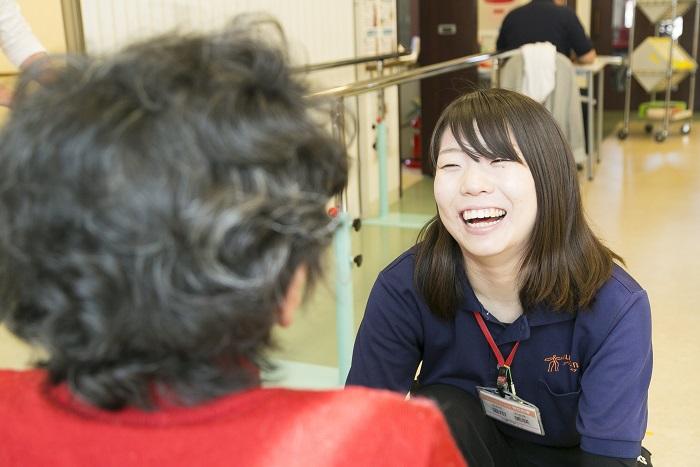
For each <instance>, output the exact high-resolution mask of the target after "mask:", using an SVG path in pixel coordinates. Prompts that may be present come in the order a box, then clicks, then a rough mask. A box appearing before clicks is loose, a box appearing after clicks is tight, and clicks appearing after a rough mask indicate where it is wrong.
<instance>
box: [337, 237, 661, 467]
mask: <svg viewBox="0 0 700 467" xmlns="http://www.w3.org/2000/svg"><path fill="white" fill-rule="evenodd" d="M414 264H415V256H414V254H413V252H412V251H411V250H409V251H408V252H406V253H404V254H403V255H401V256H400V257H399V258H397V259H396V260H395V261H394V262H393V263H391V264H390V265H389V266H388V267H387V268H386V269H385V270H384V271H382V272H381V273H380V274H379V277H378V279H377V281H376V283H375V284H374V287H373V289H372V292H371V294H370V297H369V301H368V303H367V309H366V311H365V316H364V318H363V320H362V323H361V325H360V329H359V331H358V335H357V339H356V341H355V348H354V352H353V358H352V367H351V369H350V374H349V376H348V379H347V384H348V385H361V386H369V387H373V388H383V389H390V390H394V391H399V392H402V393H406V392H407V391H408V390H409V388H410V386H411V384H412V382H413V378H414V375H415V372H416V369H417V367H418V363H419V362H421V361H422V362H423V364H422V367H421V373H420V375H419V377H418V380H419V383H420V384H421V385H431V384H450V385H453V386H456V387H460V388H462V389H464V390H466V391H468V392H469V393H471V394H473V395H474V396H475V397H476V390H475V387H476V386H491V387H494V386H495V383H496V374H497V369H496V366H497V363H496V358H495V356H494V355H493V352H492V351H491V349H490V347H489V345H488V343H487V341H486V339H485V338H484V335H483V334H482V332H481V330H480V329H479V327H478V325H477V323H476V320H475V319H474V316H473V312H475V311H476V312H478V313H480V314H481V315H482V316H483V317H484V320H485V321H486V324H487V327H488V328H489V330H490V332H491V334H492V335H493V337H494V340H495V341H496V344H497V345H498V346H499V348H500V350H501V353H502V354H503V355H508V354H509V352H510V350H511V349H512V347H513V345H514V344H515V342H517V341H520V348H519V349H518V351H517V353H516V355H515V359H514V360H513V364H512V368H511V370H512V375H513V381H514V383H515V386H516V390H517V394H518V396H520V397H521V398H523V399H525V400H527V401H529V402H532V403H533V404H535V405H537V407H539V409H540V413H541V417H542V422H543V425H544V430H545V435H544V436H540V435H536V434H533V433H529V432H526V431H523V430H519V429H517V428H514V427H511V426H508V425H505V424H502V423H500V422H498V425H499V428H500V429H501V430H502V431H503V432H504V433H505V434H507V435H508V436H512V437H515V438H518V439H522V440H526V441H530V442H534V443H538V444H542V445H548V446H567V447H572V446H576V445H579V444H580V447H581V449H583V450H584V451H587V452H589V453H592V454H597V455H601V456H609V457H619V458H635V457H637V456H638V455H639V452H640V446H641V440H642V438H643V437H644V433H645V430H646V424H647V390H648V388H649V382H650V379H651V369H652V348H651V311H650V306H649V300H648V298H647V294H646V292H645V291H644V290H643V289H642V288H641V287H640V286H639V284H637V283H636V282H635V281H634V279H632V278H631V277H630V276H629V275H628V274H627V273H626V272H625V271H624V270H623V269H622V268H620V267H618V266H615V268H614V271H613V274H612V277H611V278H610V279H609V280H608V281H607V282H606V283H605V284H604V285H603V286H602V287H601V289H600V290H599V292H598V293H597V295H596V298H595V300H594V302H593V304H592V305H591V307H590V308H589V309H584V310H582V311H580V312H579V313H577V314H574V313H562V312H554V311H553V310H551V309H548V308H547V307H546V306H539V307H536V308H535V309H534V310H531V311H529V312H527V313H526V314H524V315H522V316H521V317H519V318H518V319H517V320H516V321H514V322H513V323H510V324H504V323H501V322H499V321H498V320H497V319H496V318H494V317H493V316H492V315H491V314H489V312H488V311H487V310H485V309H484V308H483V306H481V304H480V303H479V301H478V300H477V298H476V296H475V295H474V292H473V290H472V288H471V287H470V285H469V283H468V282H467V279H466V277H463V278H462V279H461V280H462V281H463V283H464V284H463V286H464V290H465V295H466V298H465V300H464V303H463V304H462V305H461V306H460V307H459V309H458V311H457V313H456V316H455V318H454V319H453V320H451V321H445V320H441V319H440V318H438V317H436V316H435V315H434V314H433V313H431V312H430V310H429V309H428V306H427V305H426V303H425V302H424V301H423V299H422V298H421V297H420V296H419V294H418V293H417V291H416V289H415V288H414V285H413V270H414Z"/></svg>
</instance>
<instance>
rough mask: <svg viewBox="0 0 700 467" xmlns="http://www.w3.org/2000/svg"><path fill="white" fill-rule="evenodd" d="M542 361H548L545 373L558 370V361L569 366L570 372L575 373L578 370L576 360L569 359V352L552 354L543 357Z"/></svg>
mask: <svg viewBox="0 0 700 467" xmlns="http://www.w3.org/2000/svg"><path fill="white" fill-rule="evenodd" d="M544 361H545V362H546V363H549V366H548V367H547V373H554V372H557V371H559V364H560V363H561V364H562V365H567V366H568V367H569V371H571V372H572V373H576V372H577V371H578V366H579V365H578V362H574V361H573V360H571V355H569V354H564V355H556V354H552V355H550V356H549V357H545V359H544Z"/></svg>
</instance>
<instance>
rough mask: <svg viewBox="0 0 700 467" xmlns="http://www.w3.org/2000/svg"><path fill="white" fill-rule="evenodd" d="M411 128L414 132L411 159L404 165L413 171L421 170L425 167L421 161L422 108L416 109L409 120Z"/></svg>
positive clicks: (405, 161)
mask: <svg viewBox="0 0 700 467" xmlns="http://www.w3.org/2000/svg"><path fill="white" fill-rule="evenodd" d="M409 126H410V127H411V129H412V130H413V136H412V138H411V158H410V159H406V160H404V165H406V167H410V168H412V169H420V168H421V167H422V165H423V163H422V160H421V126H422V119H421V115H420V107H417V108H416V109H415V113H414V114H413V117H411V119H410V120H409Z"/></svg>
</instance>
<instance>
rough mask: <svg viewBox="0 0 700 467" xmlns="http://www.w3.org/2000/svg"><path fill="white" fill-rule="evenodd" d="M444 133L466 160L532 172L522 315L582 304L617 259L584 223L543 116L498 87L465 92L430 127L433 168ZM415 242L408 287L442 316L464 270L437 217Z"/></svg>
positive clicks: (570, 164) (551, 123)
mask: <svg viewBox="0 0 700 467" xmlns="http://www.w3.org/2000/svg"><path fill="white" fill-rule="evenodd" d="M446 131H450V132H451V133H452V134H453V135H454V136H455V139H456V140H457V142H458V144H459V146H460V148H461V149H462V151H463V152H464V153H465V154H467V155H468V156H469V157H472V158H474V159H479V158H482V157H483V158H486V159H489V160H495V159H506V160H510V161H514V162H516V163H524V164H526V165H527V167H528V168H529V170H530V173H531V174H532V178H533V181H534V185H535V192H536V196H537V214H536V218H535V224H534V227H533V230H532V233H531V236H530V241H529V244H528V245H527V248H526V251H524V252H522V253H523V258H522V264H521V268H520V273H521V289H520V300H521V303H522V304H523V306H524V308H525V310H526V311H528V310H530V309H532V308H533V307H534V306H536V305H538V304H541V303H546V304H548V305H549V306H551V307H553V308H554V309H556V310H560V311H570V312H573V311H576V310H579V309H581V308H585V307H586V306H588V305H589V304H590V303H591V301H592V300H593V298H594V296H595V293H596V292H597V290H598V288H599V287H600V286H601V285H602V284H603V282H605V281H606V280H607V279H608V278H609V277H610V274H611V273H612V267H613V259H618V260H620V258H619V256H617V255H616V254H615V253H613V252H612V251H610V250H609V249H608V248H607V247H605V246H604V245H603V244H601V242H600V241H599V240H598V239H597V238H596V236H595V235H594V234H593V232H592V231H591V229H590V227H589V225H588V223H587V222H586V218H585V215H584V211H583V203H582V200H581V193H580V188H579V183H578V178H577V171H576V164H575V162H574V158H573V155H572V153H571V148H570V147H569V144H568V142H567V141H566V137H565V136H564V134H563V133H562V131H561V130H560V128H559V126H558V125H557V123H556V121H555V120H554V117H553V116H552V115H551V113H550V112H549V111H547V109H546V108H545V107H544V106H542V105H541V104H539V103H538V102H536V101H534V100H532V99H530V98H529V97H527V96H525V95H523V94H520V93H517V92H514V91H509V90H506V89H487V90H477V91H474V92H470V93H468V94H465V95H464V96H462V97H459V98H458V99H455V100H454V101H453V102H452V103H450V104H449V105H448V106H447V107H446V108H445V110H444V111H443V112H442V114H441V116H440V118H439V119H438V121H437V123H436V125H435V129H434V132H433V137H432V140H431V145H430V155H431V158H432V161H433V165H435V163H436V161H437V157H438V154H439V150H440V144H441V141H442V138H443V136H444V134H445V132H446ZM519 154H522V159H521V156H520V155H519ZM523 159H524V160H523ZM419 242H420V244H419V247H418V256H417V266H416V277H415V279H416V284H417V286H418V288H419V289H420V290H421V291H422V292H423V295H424V296H425V298H426V300H427V301H428V304H429V305H430V306H431V309H432V310H433V311H434V312H435V313H436V314H438V315H440V316H442V317H446V318H449V317H451V316H453V315H454V312H455V310H456V308H457V306H458V304H459V301H460V300H461V297H462V296H461V293H462V292H461V289H460V282H459V281H458V280H456V279H457V277H458V276H459V275H460V274H461V273H462V271H463V270H464V263H463V258H462V253H461V251H460V249H459V246H458V245H457V243H456V241H455V240H454V239H453V238H452V236H451V235H450V233H449V232H448V231H447V229H446V228H445V226H444V225H443V224H442V221H441V220H440V218H439V217H437V216H436V217H435V218H434V219H433V220H432V221H431V222H430V223H429V224H428V225H426V227H425V228H424V230H423V231H422V232H421V234H420V236H419ZM435 278H440V280H439V281H438V282H439V285H436V284H435V282H436V280H435Z"/></svg>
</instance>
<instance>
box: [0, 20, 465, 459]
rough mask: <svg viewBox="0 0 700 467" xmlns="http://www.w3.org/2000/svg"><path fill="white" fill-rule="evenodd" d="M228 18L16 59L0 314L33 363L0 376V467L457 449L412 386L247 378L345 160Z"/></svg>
mask: <svg viewBox="0 0 700 467" xmlns="http://www.w3.org/2000/svg"><path fill="white" fill-rule="evenodd" d="M244 23H250V22H246V21H243V22H240V21H239V24H237V25H234V26H232V27H230V28H227V29H226V30H225V31H223V32H221V33H217V34H210V35H187V36H183V35H175V34H170V35H166V36H163V37H160V38H157V39H153V40H149V41H146V42H143V43H139V44H136V45H133V46H130V47H128V48H126V49H125V50H123V51H122V52H119V53H117V54H115V55H113V56H110V57H106V58H99V59H98V58H91V57H69V58H66V59H65V60H62V61H61V63H58V61H57V60H55V59H54V61H53V63H52V65H51V66H52V69H51V73H50V75H49V77H50V79H48V80H42V82H41V84H38V83H37V82H35V81H34V80H33V78H34V76H33V74H32V70H31V69H30V70H29V71H27V72H25V73H24V74H23V76H22V79H21V82H20V84H19V86H18V92H17V96H16V100H15V107H14V111H13V112H12V115H11V117H10V120H9V121H8V123H7V124H6V126H5V127H4V128H3V130H2V132H1V134H0V319H1V320H2V321H3V322H4V323H5V324H6V325H7V326H8V327H9V329H10V330H11V331H13V332H14V333H15V334H16V335H18V336H20V337H21V338H22V339H24V340H26V341H27V342H29V343H31V344H33V345H34V346H36V347H38V348H39V349H41V351H42V354H43V355H44V358H43V360H42V361H41V362H40V364H39V365H38V368H37V369H33V370H28V371H19V372H17V371H0V419H2V421H3V422H2V424H0V439H2V449H0V464H1V465H22V466H25V467H26V466H39V465H41V466H46V465H51V466H68V465H71V466H76V465H85V466H88V465H100V466H108V465H113V466H120V467H123V466H129V465H156V464H161V465H167V466H179V465H183V466H184V465H187V466H191V465H206V466H209V467H211V466H219V465H240V466H248V465H250V466H305V467H306V466H345V465H347V466H349V465H374V464H383V465H389V464H391V465H409V464H410V465H424V466H428V465H430V466H448V465H454V466H461V465H464V461H463V460H462V458H461V456H460V454H459V451H458V450H457V448H456V446H455V444H454V442H453V440H452V439H451V438H450V435H449V431H448V429H447V426H446V425H445V422H444V420H443V419H442V417H441V415H440V413H439V411H438V410H437V409H436V408H435V407H434V406H432V405H431V404H430V403H428V402H415V401H411V402H407V401H404V400H403V397H401V396H397V395H393V394H390V393H382V392H378V391H371V390H363V389H355V390H350V391H343V390H338V391H325V392H312V391H295V390H289V389H279V388H278V389H269V388H262V387H261V371H260V370H264V369H266V368H269V367H270V366H271V365H270V362H269V360H268V359H266V357H265V353H266V350H267V349H269V348H270V347H271V346H272V345H273V340H272V336H271V332H272V329H273V327H274V326H275V325H278V324H279V325H282V326H285V325H288V324H289V323H290V322H291V321H292V319H293V315H294V310H295V309H296V307H297V305H298V304H299V302H300V301H301V299H302V298H303V293H304V288H306V292H307V293H308V290H309V289H310V287H311V285H312V284H313V283H314V281H315V280H316V279H317V278H318V277H319V274H320V273H321V256H322V253H323V252H324V250H325V248H326V247H327V245H328V244H329V243H330V241H331V238H332V236H333V233H334V230H335V228H336V221H335V220H334V219H332V218H331V217H330V216H329V215H328V214H327V211H326V208H327V203H328V201H329V199H330V198H331V197H332V196H334V195H336V194H338V193H339V192H340V191H341V190H343V188H344V186H345V185H346V182H347V177H348V161H347V156H346V153H345V150H344V148H343V147H341V146H340V145H339V144H338V143H337V142H336V141H334V140H333V139H332V138H331V137H330V136H329V135H328V134H327V133H326V132H325V131H324V130H323V128H322V126H321V125H320V124H319V122H318V119H317V116H318V114H315V113H314V109H313V108H312V106H311V103H310V102H309V100H308V99H307V98H306V97H305V95H306V92H307V91H306V88H305V86H304V85H303V84H302V83H300V82H299V80H298V79H297V77H296V76H294V75H292V74H291V72H290V68H289V67H288V64H287V59H286V53H285V52H284V49H283V48H281V47H280V46H279V41H274V40H272V39H270V37H273V36H274V34H272V35H271V34H270V32H271V31H272V30H274V28H267V27H266V26H265V25H264V24H257V25H250V24H247V25H246V24H244ZM260 28H263V29H262V32H261V29H260ZM41 72H42V73H44V72H45V69H44V70H43V71H41Z"/></svg>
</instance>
